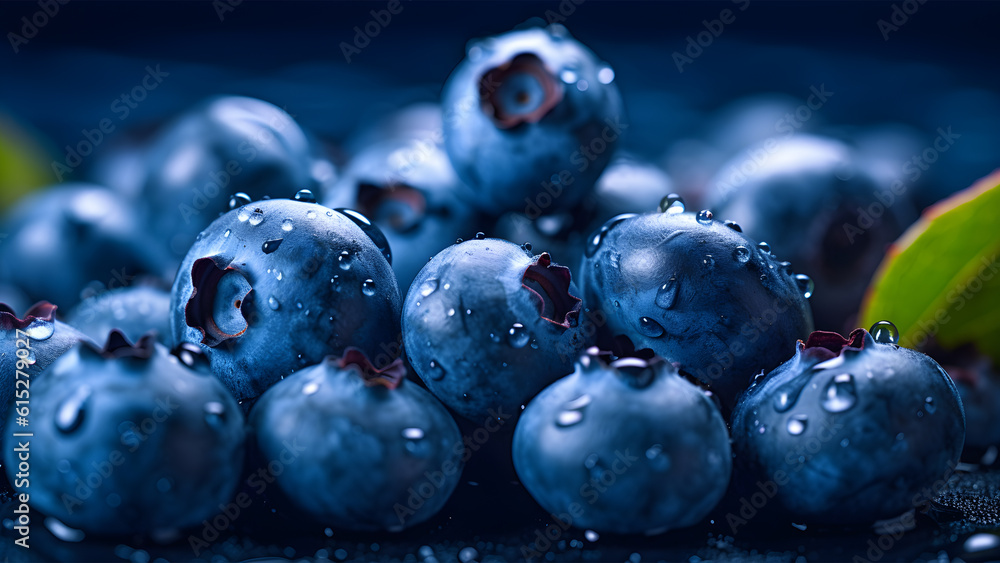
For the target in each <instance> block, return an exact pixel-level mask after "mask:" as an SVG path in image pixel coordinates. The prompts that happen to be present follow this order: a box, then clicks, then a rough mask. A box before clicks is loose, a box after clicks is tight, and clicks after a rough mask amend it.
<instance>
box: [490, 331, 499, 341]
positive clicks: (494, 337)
mask: <svg viewBox="0 0 1000 563" xmlns="http://www.w3.org/2000/svg"><path fill="white" fill-rule="evenodd" d="M490 340H492V341H493V342H494V343H497V344H499V343H500V335H499V334H497V333H495V332H491V333H490Z"/></svg>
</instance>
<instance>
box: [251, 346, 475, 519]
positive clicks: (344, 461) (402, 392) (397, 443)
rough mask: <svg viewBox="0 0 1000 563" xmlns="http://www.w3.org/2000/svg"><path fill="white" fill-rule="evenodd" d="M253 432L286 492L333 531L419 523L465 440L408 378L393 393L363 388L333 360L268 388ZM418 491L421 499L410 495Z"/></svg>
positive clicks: (458, 464) (454, 471)
mask: <svg viewBox="0 0 1000 563" xmlns="http://www.w3.org/2000/svg"><path fill="white" fill-rule="evenodd" d="M250 425H251V428H252V430H251V432H252V435H253V436H254V440H255V442H256V444H257V447H258V448H259V450H260V452H261V453H262V454H263V456H264V457H265V458H267V459H268V460H273V461H277V462H282V471H281V473H280V474H278V475H277V476H276V477H277V482H278V486H279V487H280V488H281V490H282V491H283V492H284V493H285V495H286V496H288V497H289V498H290V500H291V501H292V502H293V503H294V504H295V505H296V506H298V507H299V508H300V509H302V510H304V511H305V512H307V513H308V514H309V515H311V516H312V517H313V518H315V519H316V520H317V521H319V522H321V523H323V524H327V525H329V526H332V527H334V528H343V529H350V530H390V531H398V530H402V529H404V528H408V527H410V526H413V525H416V524H419V523H420V522H423V521H425V520H427V519H428V518H430V517H432V516H433V515H434V514H436V513H437V512H438V511H439V510H440V509H441V507H442V506H443V505H444V503H445V502H446V501H447V500H448V497H449V496H450V495H451V493H452V491H453V490H454V489H455V486H456V485H457V484H458V481H459V479H460V477H461V473H462V466H463V462H462V454H463V453H464V445H463V444H462V436H461V434H460V433H459V430H458V426H457V425H456V424H455V421H454V420H453V419H452V418H451V415H449V414H448V411H447V410H446V409H445V408H444V407H443V406H441V404H440V403H439V402H438V401H437V400H436V399H435V398H434V397H433V396H432V395H431V394H430V393H428V392H427V391H425V390H423V389H421V388H420V387H419V386H417V385H415V384H413V383H412V382H407V381H405V380H404V381H402V382H401V383H400V384H399V386H398V387H396V388H395V389H389V388H387V387H384V386H381V385H375V386H369V385H366V383H365V380H364V379H363V377H362V376H361V373H360V372H359V371H358V370H357V368H356V367H354V366H350V365H349V366H347V367H341V366H340V365H339V363H338V362H337V360H335V359H333V358H330V359H328V360H327V361H324V362H323V363H321V364H319V365H316V366H312V367H310V368H307V369H305V370H302V371H299V372H297V373H295V374H294V375H292V376H291V377H287V378H285V379H284V380H283V381H281V382H279V383H277V384H276V385H274V386H273V387H272V388H271V389H269V390H268V391H267V393H265V394H264V395H263V396H262V397H261V399H260V401H258V402H257V404H256V405H255V406H254V408H253V410H252V411H251V415H250ZM418 436H419V437H418ZM293 454H294V455H293ZM428 474H430V476H428ZM428 488H429V489H428ZM415 490H420V491H422V493H421V494H423V495H424V496H420V495H419V494H418V495H417V496H416V497H415V498H411V496H413V495H414V491H415ZM426 490H431V491H432V493H431V494H429V495H428V494H427V493H426ZM425 497H426V498H425Z"/></svg>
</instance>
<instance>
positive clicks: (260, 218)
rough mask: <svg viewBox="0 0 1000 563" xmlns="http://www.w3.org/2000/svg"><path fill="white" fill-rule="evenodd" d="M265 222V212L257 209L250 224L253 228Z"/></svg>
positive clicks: (251, 215) (251, 217)
mask: <svg viewBox="0 0 1000 563" xmlns="http://www.w3.org/2000/svg"><path fill="white" fill-rule="evenodd" d="M263 222H264V210H263V209H261V208H259V207H258V208H256V209H254V210H253V213H251V214H250V224H251V225H253V226H255V227H256V226H257V225H260V224H261V223H263Z"/></svg>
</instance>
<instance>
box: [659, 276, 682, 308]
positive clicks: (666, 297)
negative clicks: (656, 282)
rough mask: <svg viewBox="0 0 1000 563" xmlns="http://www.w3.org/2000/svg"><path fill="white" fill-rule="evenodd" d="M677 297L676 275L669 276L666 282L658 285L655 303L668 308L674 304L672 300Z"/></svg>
mask: <svg viewBox="0 0 1000 563" xmlns="http://www.w3.org/2000/svg"><path fill="white" fill-rule="evenodd" d="M676 299H677V277H676V276H670V279H668V280H667V283H665V284H663V285H661V286H660V289H658V290H656V299H655V303H656V306H657V307H661V308H663V309H669V308H671V307H673V306H674V301H675V300H676Z"/></svg>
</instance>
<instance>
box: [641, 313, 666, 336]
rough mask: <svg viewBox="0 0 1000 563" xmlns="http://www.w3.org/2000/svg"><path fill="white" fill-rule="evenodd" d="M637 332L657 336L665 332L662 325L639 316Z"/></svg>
mask: <svg viewBox="0 0 1000 563" xmlns="http://www.w3.org/2000/svg"><path fill="white" fill-rule="evenodd" d="M639 332H641V333H642V334H644V335H646V336H648V337H650V338H659V337H661V336H663V333H664V332H665V331H664V330H663V326H662V325H661V324H660V323H658V322H656V321H654V320H653V319H651V318H649V317H640V318H639Z"/></svg>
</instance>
